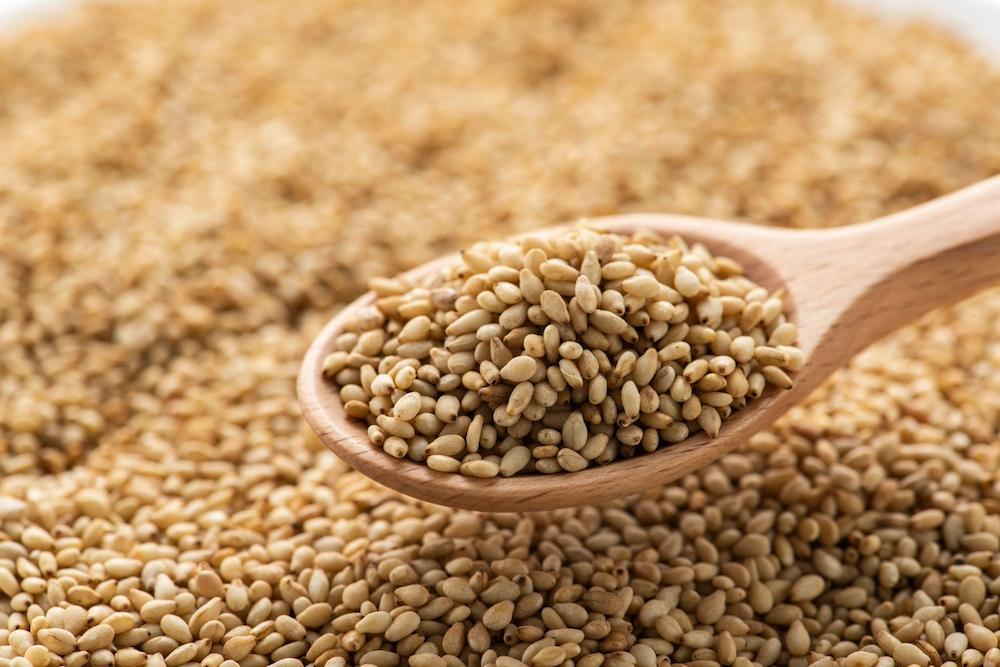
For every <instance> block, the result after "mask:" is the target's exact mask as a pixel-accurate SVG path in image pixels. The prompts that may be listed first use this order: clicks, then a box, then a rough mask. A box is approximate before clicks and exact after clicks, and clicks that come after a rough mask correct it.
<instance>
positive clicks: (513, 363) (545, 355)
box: [324, 227, 804, 477]
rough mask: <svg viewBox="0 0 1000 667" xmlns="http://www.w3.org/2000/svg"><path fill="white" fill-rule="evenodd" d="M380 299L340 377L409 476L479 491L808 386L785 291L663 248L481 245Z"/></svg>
mask: <svg viewBox="0 0 1000 667" xmlns="http://www.w3.org/2000/svg"><path fill="white" fill-rule="evenodd" d="M371 288H372V290H373V291H374V292H375V295H376V300H375V303H374V304H373V306H372V307H370V308H366V309H364V310H362V311H361V312H359V313H358V315H357V316H356V317H354V318H352V319H351V320H350V322H349V323H348V325H347V327H346V329H347V331H346V332H345V333H343V334H342V335H341V336H340V337H339V339H338V340H337V348H338V349H337V351H335V352H333V353H331V354H330V355H329V356H328V357H327V358H326V360H325V363H324V372H325V373H326V374H327V375H328V376H329V377H330V378H332V380H333V382H334V383H335V384H336V385H337V386H338V387H339V391H340V397H341V399H342V400H343V402H344V408H345V410H346V412H347V414H348V415H349V416H350V417H352V418H356V419H363V420H366V421H367V422H368V424H369V426H368V437H369V439H370V440H371V441H372V442H373V443H374V444H375V445H378V446H380V447H382V449H383V450H384V451H385V452H386V453H387V454H389V455H390V456H393V457H395V458H398V459H403V458H408V459H410V460H413V461H417V462H423V463H425V464H426V465H427V466H429V467H430V468H432V469H434V470H438V471H441V472H458V473H461V474H464V475H469V476H473V477H495V476H497V475H502V476H511V475H515V474H518V473H528V472H536V473H546V474H547V473H556V472H563V471H565V472H576V471H580V470H583V469H585V468H587V467H588V466H591V465H594V464H605V463H610V462H611V461H614V460H615V459H619V458H628V457H631V456H633V455H635V454H638V453H642V452H651V451H653V450H655V449H657V448H658V447H661V446H663V445H664V444H669V443H676V442H680V441H682V440H685V439H687V438H689V437H691V436H692V435H693V434H695V433H697V432H699V431H703V432H704V433H705V434H707V436H708V437H710V438H714V437H715V436H717V435H718V433H719V430H720V428H722V424H723V422H724V421H725V420H726V419H727V418H729V417H730V416H731V415H732V414H733V413H735V412H736V411H738V410H740V409H741V408H743V407H745V406H746V405H747V403H748V401H751V400H753V399H755V398H757V397H758V396H760V395H761V394H762V393H763V392H764V391H765V390H766V388H768V387H770V386H773V387H777V388H779V389H787V388H789V387H791V385H792V380H791V378H790V373H792V372H794V371H797V370H799V369H801V367H802V364H803V362H804V356H803V354H802V352H801V351H800V350H799V349H798V348H796V347H795V346H794V345H795V342H796V339H797V335H798V332H797V329H796V327H795V325H794V324H793V323H792V322H790V321H788V319H787V318H786V316H785V313H784V303H783V301H782V294H781V292H780V291H779V292H775V293H771V292H769V291H768V290H767V289H765V288H764V287H762V286H760V285H758V284H757V283H755V282H754V281H753V280H752V279H751V278H749V277H747V276H746V275H744V272H743V268H742V267H741V266H740V265H739V264H738V263H737V262H735V261H733V260H732V259H729V258H726V257H716V256H713V255H712V253H711V252H709V250H708V249H707V248H705V247H704V246H703V245H700V244H694V245H690V246H689V245H688V244H687V243H685V241H684V240H683V239H681V238H679V237H673V238H670V239H664V238H662V237H661V236H659V235H658V234H656V233H655V232H648V231H646V232H640V233H637V234H635V235H631V236H625V235H620V234H611V233H601V232H598V231H594V230H589V229H586V228H583V227H580V228H575V229H573V230H571V231H566V230H562V231H555V232H548V233H545V234H539V235H535V236H531V237H527V238H523V239H520V240H514V241H493V242H482V243H477V244H475V245H473V246H472V247H471V248H469V249H467V250H465V251H463V252H462V253H460V258H459V259H458V260H456V261H455V262H453V263H451V264H450V265H448V266H446V267H445V268H444V269H442V270H441V271H440V272H439V273H438V274H437V275H435V276H434V277H432V278H431V279H430V281H428V282H426V283H425V284H412V283H411V282H410V281H407V280H405V279H402V278H396V279H391V280H387V279H377V280H374V281H373V282H372V285H371Z"/></svg>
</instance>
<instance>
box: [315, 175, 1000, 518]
mask: <svg viewBox="0 0 1000 667" xmlns="http://www.w3.org/2000/svg"><path fill="white" fill-rule="evenodd" d="M593 222H594V224H595V225H597V226H599V227H601V228H604V229H608V230H612V231H618V232H631V231H635V230H637V229H640V228H647V229H655V230H658V231H660V232H662V233H676V234H680V235H682V236H683V237H684V238H685V239H688V240H689V241H701V242H702V243H704V244H705V245H706V246H708V247H709V248H710V249H711V250H712V252H713V253H715V254H719V255H729V256H731V257H733V258H734V259H737V260H738V261H740V262H742V263H743V265H744V267H745V268H746V270H747V274H748V275H749V276H750V277H752V278H753V279H754V280H755V281H757V282H758V283H760V284H762V285H764V286H766V287H768V288H769V289H772V290H773V289H777V288H778V287H781V286H784V287H785V288H786V289H787V290H788V292H789V296H790V298H789V307H790V313H789V314H790V317H791V319H792V320H793V321H795V322H796V323H797V324H798V326H799V330H800V334H801V335H800V343H799V346H800V347H801V348H802V350H803V352H805V354H806V357H807V361H806V365H805V367H804V368H803V370H802V371H800V372H799V373H797V374H795V376H794V378H793V379H794V381H795V386H794V387H792V388H791V389H789V390H787V391H779V392H773V391H772V392H770V393H768V394H765V395H764V396H762V397H760V398H758V399H757V400H755V401H753V402H752V403H750V405H748V406H747V408H745V409H744V410H741V411H739V412H737V413H735V414H734V415H733V416H732V417H731V418H730V419H728V420H727V421H725V422H724V423H723V425H722V431H721V433H720V434H719V436H718V437H717V438H715V439H714V440H708V439H707V438H706V437H705V436H704V434H697V435H696V436H694V437H692V438H689V439H688V440H686V441H684V442H682V443H678V444H674V445H669V446H664V447H662V448H661V449H658V450H657V451H655V452H652V453H649V454H642V455H638V456H636V457H634V458H631V459H623V460H619V461H615V462H613V463H611V464H609V465H606V466H603V467H594V468H588V469H586V470H583V471H581V472H574V473H561V474H555V475H524V476H515V477H511V478H494V479H488V480H482V479H475V478H470V477H464V476H462V475H458V474H448V473H439V472H435V471H433V470H431V469H429V468H427V467H426V466H424V465H423V464H418V463H414V462H411V461H406V460H397V459H394V458H392V457H390V456H388V455H387V454H385V453H384V452H383V451H382V450H381V449H380V448H377V447H375V446H374V445H372V444H371V443H370V442H369V441H368V438H367V435H366V433H365V426H364V424H363V423H361V422H357V421H353V420H349V419H347V418H346V416H345V415H344V411H343V406H342V404H341V402H340V399H339V397H338V395H337V392H336V391H335V389H334V387H333V385H332V384H331V383H330V382H329V381H327V380H326V379H324V378H323V374H322V366H323V359H324V358H325V357H326V355H327V354H329V353H330V352H331V351H332V350H333V345H334V340H335V339H336V337H337V335H338V334H339V333H340V332H341V330H342V326H343V323H344V321H345V317H346V315H347V314H348V313H349V312H350V310H351V309H353V308H357V307H359V306H363V305H367V304H370V303H371V302H372V300H373V297H372V295H371V294H366V295H364V296H362V297H361V298H360V299H358V300H357V301H355V302H354V303H352V304H351V305H350V306H348V307H347V308H345V309H344V310H342V311H341V312H340V314H339V315H338V316H337V317H335V318H333V319H332V320H331V321H330V322H329V323H328V324H327V325H326V327H325V328H324V329H323V331H322V332H321V333H320V334H319V336H318V337H317V338H316V340H315V341H314V342H313V344H312V346H311V347H310V348H309V351H308V353H307V354H306V357H305V360H304V362H303V364H302V370H301V372H300V375H299V380H298V391H299V400H300V402H301V404H302V410H303V413H304V414H305V417H306V419H307V420H308V422H309V424H310V425H311V426H312V428H313V429H314V430H315V431H316V433H317V434H318V436H319V438H320V439H321V440H322V441H323V443H324V444H325V445H326V446H327V447H329V448H330V449H331V450H332V451H333V452H334V453H335V454H337V456H339V457H340V458H342V459H343V460H345V461H346V462H347V463H349V464H350V465H351V466H353V467H354V468H356V469H357V470H359V471H361V472H362V473H363V474H365V475H367V476H369V477H371V478H372V479H374V480H376V481H378V482H380V483H382V484H384V485H385V486H388V487H390V488H393V489H395V490H397V491H400V492H402V493H405V494H407V495H410V496H413V497H415V498H420V499H423V500H427V501H430V502H433V503H438V504H441V505H449V506H452V507H461V508H466V509H475V510H484V511H508V512H525V511H536V510H546V509H554V508H558V507H568V506H573V505H581V504H593V503H599V502H604V501H607V500H611V499H614V498H618V497H621V496H625V495H629V494H632V493H637V492H640V491H644V490H646V489H649V488H652V487H655V486H658V485H661V484H666V483H668V482H671V481H673V480H676V479H678V478H680V477H682V476H684V475H686V474H688V473H690V472H693V471H695V470H698V469H700V468H702V467H704V466H705V465H707V464H709V463H711V462H712V461H714V460H716V459H718V458H719V457H720V456H722V455H723V454H726V453H727V452H730V451H732V450H733V449H735V448H737V447H739V446H740V445H741V444H743V443H745V442H746V441H747V440H748V438H750V436H751V435H753V434H754V433H756V432H757V431H760V430H761V429H763V428H766V427H767V426H768V425H770V424H771V423H772V422H773V421H774V420H775V419H777V418H778V417H780V416H781V415H782V414H783V413H784V412H785V411H787V410H788V409H789V408H790V407H791V406H793V405H795V404H796V403H798V402H800V401H802V400H803V399H804V398H805V397H806V396H807V395H808V394H809V393H810V392H811V391H812V390H813V389H815V388H816V387H817V385H819V384H820V383H821V382H822V381H823V380H824V379H826V378H827V377H829V375H830V374H831V373H833V372H834V371H835V370H836V369H838V368H839V367H841V366H842V365H843V364H844V363H845V362H847V360H848V359H850V357H851V356H852V355H854V354H855V353H856V352H857V351H859V350H861V349H862V348H864V347H865V346H867V345H868V344H869V343H871V342H873V341H875V340H877V339H878V338H881V337H882V336H884V335H885V334H887V333H889V332H890V331H893V330H894V329H897V328H899V327H901V326H903V325H904V324H907V323H908V322H911V321H913V320H914V319H915V318H917V317H919V316H920V315H922V314H924V313H926V312H928V311H930V310H932V309H934V308H937V307H940V306H944V305H947V304H950V303H954V302H956V301H958V300H960V299H962V298H964V297H967V296H970V295H971V294H972V293H974V292H976V291H977V290H979V289H981V288H984V287H987V286H989V285H992V284H995V283H997V282H1000V177H995V178H992V179H989V180H987V181H983V182H981V183H979V184H977V185H974V186H971V187H969V188H966V189H964V190H961V191H959V192H956V193H954V194H951V195H949V196H947V197H942V198H941V199H938V200H935V201H933V202H930V203H927V204H924V205H922V206H918V207H916V208H913V209H909V210H907V211H902V212H900V213H896V214H894V215H891V216H888V217H886V218H883V219H881V220H877V221H875V222H870V223H867V224H863V225H855V226H851V227H845V228H839V229H833V230H822V231H794V230H782V229H774V228H768V227H759V226H754V225H748V224H742V223H735V222H725V221H719V220H711V219H705V218H692V217H684V216H675V215H658V214H648V215H647V214H640V215H622V216H613V217H608V218H601V219H598V220H595V221H593ZM447 261H452V257H445V258H442V259H439V260H436V261H434V262H431V263H429V264H426V265H424V266H421V267H418V268H417V269H415V270H414V271H412V272H410V275H411V276H413V277H420V276H423V275H427V274H428V273H430V272H432V271H435V270H437V269H438V268H439V267H440V266H441V264H442V263H443V262H447Z"/></svg>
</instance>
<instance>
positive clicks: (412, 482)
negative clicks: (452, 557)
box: [298, 214, 814, 512]
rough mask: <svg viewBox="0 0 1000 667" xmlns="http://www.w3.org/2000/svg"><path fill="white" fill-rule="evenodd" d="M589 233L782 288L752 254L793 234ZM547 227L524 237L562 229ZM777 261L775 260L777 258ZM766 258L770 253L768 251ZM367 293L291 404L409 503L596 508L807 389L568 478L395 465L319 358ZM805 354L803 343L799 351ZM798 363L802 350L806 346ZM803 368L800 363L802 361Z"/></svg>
mask: <svg viewBox="0 0 1000 667" xmlns="http://www.w3.org/2000/svg"><path fill="white" fill-rule="evenodd" d="M588 224H589V225H591V226H593V227H594V228H597V229H602V230H607V231H613V232H619V233H631V232H635V231H637V230H638V229H640V228H645V229H654V230H656V231H658V232H660V233H662V234H679V235H681V236H683V237H684V239H685V240H686V241H688V242H692V243H693V242H701V243H704V244H705V246H706V247H708V248H709V249H710V250H711V251H712V253H713V254H717V255H726V256H729V257H732V258H733V259H735V260H737V261H738V262H740V263H742V264H743V266H744V268H745V269H746V273H747V275H748V276H750V277H751V278H752V279H753V280H754V281H756V282H757V283H759V284H761V285H763V286H764V287H767V288H768V289H769V290H772V291H773V290H776V289H778V288H780V287H782V286H784V285H785V284H786V281H785V276H783V275H782V273H781V271H780V270H779V269H778V268H777V267H776V266H775V265H773V264H772V263H771V262H769V261H768V260H767V259H766V258H765V257H764V256H762V255H760V254H756V253H754V252H753V251H752V250H750V248H752V247H762V246H763V247H766V248H768V249H770V250H773V249H775V246H782V247H786V246H789V245H790V244H789V237H794V236H799V235H801V234H803V233H802V232H794V231H786V230H776V229H768V228H764V227H757V226H754V225H749V224H741V223H730V222H721V221H716V220H711V219H704V218H692V217H685V216H673V215H658V214H655V215H654V214H651V215H645V214H636V215H621V216H612V217H607V218H597V219H594V220H591V221H588ZM563 228H565V226H562V227H549V228H545V229H539V230H534V231H532V232H530V233H531V234H538V233H548V232H552V231H557V230H559V229H563ZM778 254H779V255H780V253H778ZM768 255H770V253H768ZM456 259H457V255H455V254H453V255H449V256H446V257H442V258H440V259H436V260H434V261H432V262H429V263H427V264H424V265H421V266H419V267H417V268H415V269H413V270H412V271H409V272H407V273H406V274H405V275H406V276H407V277H409V278H411V279H414V280H419V279H421V278H426V277H428V276H429V275H431V274H432V273H433V272H436V271H438V270H439V269H440V268H441V267H442V266H444V265H445V264H446V263H447V262H453V261H455V260H456ZM374 300H375V297H374V295H373V294H372V293H371V292H368V293H366V294H364V295H363V296H361V297H360V298H358V299H357V300H356V301H354V302H353V303H351V304H350V305H348V306H346V307H345V308H344V309H342V310H341V311H340V313H339V314H338V315H337V316H336V317H334V318H333V319H332V320H330V322H329V323H327V325H326V326H325V327H324V328H323V330H322V331H321V332H320V334H319V335H318V336H317V337H316V339H315V340H314V341H313V343H312V345H311V346H310V347H309V350H308V352H307V353H306V356H305V360H304V361H303V363H302V368H301V371H300V372H299V378H298V395H299V402H300V404H301V406H302V411H303V414H304V415H305V418H306V420H307V421H308V422H309V425H310V426H311V427H312V429H313V430H314V431H315V432H316V434H317V436H318V437H319V439H320V440H321V441H322V442H323V444H325V445H326V446H327V447H328V448H329V449H330V450H331V451H333V453H334V454H336V455H337V456H338V457H339V458H340V459H342V460H343V461H345V462H346V463H348V464H349V465H350V466H351V467H353V468H355V469H356V470H358V471H360V472H361V473H363V474H364V475H366V476H368V477H370V478H371V479H373V480H375V481H377V482H379V483H381V484H383V485H385V486H387V487H389V488H391V489H394V490H396V491H399V492H400V493H404V494H406V495H408V496H412V497H414V498H419V499H421V500H425V501H429V502H432V503H437V504H439V505H447V506H450V507H457V508H462V509H470V510H479V511H489V512H533V511H541V510H550V509H557V508H561V507H572V506H576V505H584V504H595V503H602V502H606V501H609V500H613V499H615V498H619V497H622V496H626V495H629V494H632V493H637V492H641V491H645V490H647V489H650V488H652V487H655V486H659V485H662V484H667V483H669V482H672V481H674V480H676V479H679V478H680V477H683V476H684V475H686V474H688V473H691V472H694V471H696V470H699V469H700V468H702V467H704V466H706V465H708V464H709V463H711V462H712V461H714V460H716V459H718V458H719V457H721V456H723V455H724V454H726V453H728V452H730V451H732V450H733V449H735V448H736V447H738V446H740V445H741V444H743V443H744V442H746V440H747V439H748V438H749V437H750V436H751V435H753V434H754V433H756V432H757V431H759V430H761V429H762V428H765V427H766V426H768V425H769V424H770V423H771V422H773V421H774V420H775V419H776V418H777V417H778V416H780V415H781V414H782V413H783V412H785V411H786V410H787V409H788V408H789V407H790V406H791V405H793V404H794V403H795V402H797V401H798V400H800V399H801V398H802V396H803V393H804V392H807V391H808V390H809V389H811V388H812V386H813V384H814V383H813V382H803V381H802V380H803V379H806V378H803V377H802V375H803V373H799V374H797V375H796V377H795V378H794V380H795V386H793V387H792V388H791V389H789V390H787V391H781V392H773V391H772V392H769V393H766V394H765V395H764V396H761V397H759V398H757V399H755V400H754V401H753V402H751V403H750V404H749V405H748V406H747V407H746V408H744V409H743V410H740V411H738V412H736V413H734V414H733V416H731V417H730V418H729V419H727V420H726V421H725V422H723V425H722V430H721V432H720V434H719V436H718V437H716V438H715V439H713V440H710V439H708V438H707V437H706V436H705V435H704V434H703V433H698V434H696V435H694V436H692V437H691V438H688V439H687V440H685V441H683V442H680V443H677V444H671V445H664V446H662V447H661V448H659V449H657V450H655V451H653V452H650V453H643V454H639V455H636V456H635V457H633V458H629V459H619V460H617V461H614V462H612V463H609V464H608V465H605V466H596V467H591V468H587V469H585V470H582V471H579V472H573V473H555V474H551V475H540V474H531V475H515V476H513V477H495V478H492V479H478V478H474V477H467V476H464V475H460V474H457V473H442V472H437V471H435V470H431V469H430V468H428V467H427V466H425V465H424V464H422V463H416V462H413V461H409V460H406V459H395V458H393V457H391V456H389V455H388V454H386V453H385V452H383V451H382V450H381V449H380V448H379V447H376V446H375V445H373V444H372V443H371V442H369V440H368V435H367V433H366V425H365V424H364V423H363V422H361V421H357V420H351V419H348V418H347V416H346V415H345V414H344V406H343V403H342V402H341V400H340V396H339V395H338V392H337V391H336V389H335V388H334V385H333V383H332V382H330V381H329V380H327V379H326V378H324V377H323V360H324V359H325V358H326V356H327V355H328V354H330V353H331V352H332V351H334V345H335V341H336V339H337V336H338V335H340V334H341V333H342V332H343V328H344V325H345V323H346V321H347V319H348V316H349V314H350V312H351V311H352V310H354V309H357V308H360V307H365V306H368V305H371V304H372V303H373V302H374ZM786 303H787V308H788V310H787V312H788V314H789V316H790V319H792V320H793V321H795V313H796V304H795V295H794V294H789V296H788V297H787V298H786ZM803 347H805V346H803ZM805 351H806V354H807V356H808V355H809V350H808V349H805ZM807 368H808V364H807Z"/></svg>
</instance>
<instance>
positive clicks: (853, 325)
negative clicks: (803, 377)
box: [789, 176, 1000, 360]
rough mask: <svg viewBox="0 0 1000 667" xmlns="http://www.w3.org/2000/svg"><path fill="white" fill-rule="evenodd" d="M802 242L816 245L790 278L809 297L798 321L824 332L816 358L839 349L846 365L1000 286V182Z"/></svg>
mask: <svg viewBox="0 0 1000 667" xmlns="http://www.w3.org/2000/svg"><path fill="white" fill-rule="evenodd" d="M802 240H803V241H805V240H808V241H810V245H811V246H812V247H811V248H809V249H808V250H807V251H806V252H801V253H799V254H798V255H797V256H796V257H795V258H794V259H793V260H792V262H793V264H795V267H794V271H793V272H791V273H789V280H790V281H792V282H796V283H799V284H795V285H793V287H794V288H797V289H793V293H796V292H798V293H800V294H802V295H804V296H805V298H803V299H802V303H801V304H799V307H800V309H801V311H800V312H802V314H801V315H800V317H801V320H802V321H804V322H818V323H820V324H821V325H826V326H820V327H817V331H820V332H822V334H821V338H816V339H813V340H809V339H808V337H807V343H808V344H810V346H811V347H812V348H813V350H816V351H817V352H818V351H820V348H821V347H822V348H826V347H827V346H833V349H832V350H831V351H830V354H831V355H835V356H837V357H839V359H840V360H843V359H844V358H846V357H848V356H850V355H852V354H853V353H855V352H857V351H859V350H860V349H862V348H863V347H865V346H867V345H868V344H869V343H872V342H874V341H875V340H877V339H879V338H881V337H882V336H884V335H886V334H887V333H889V332H890V331H893V330H894V329H897V328H899V327H901V326H903V325H904V324H907V323H909V322H911V321H913V320H915V319H917V318H918V317H920V316H921V315H923V314H924V313H926V312H928V311H931V310H933V309H935V308H939V307H941V306H946V305H949V304H952V303H955V302H957V301H959V300H961V299H963V298H965V297H968V296H971V295H972V294H973V293H975V292H977V291H979V290H981V289H983V288H985V287H988V286H990V285H993V284H997V283H1000V176H997V177H993V178H991V179H988V180H985V181H982V182H980V183H977V184H975V185H973V186H970V187H968V188H965V189H963V190H959V191H958V192H955V193H953V194H950V195H947V196H945V197H941V198H939V199H935V200H933V201H931V202H928V203H926V204H923V205H921V206H917V207H915V208H911V209H907V210H905V211H901V212H899V213H895V214H892V215H889V216H886V217H884V218H881V219H879V220H875V221H873V222H870V223H868V224H864V225H857V226H854V227H846V228H841V229H836V230H831V231H825V232H816V233H812V234H810V235H809V236H808V237H803V239H802ZM796 245H797V246H800V249H802V250H806V249H804V248H801V244H796ZM790 259H792V258H790ZM805 311H809V312H805ZM806 333H808V332H806ZM816 356H817V357H822V356H825V355H823V354H817V355H816Z"/></svg>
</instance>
